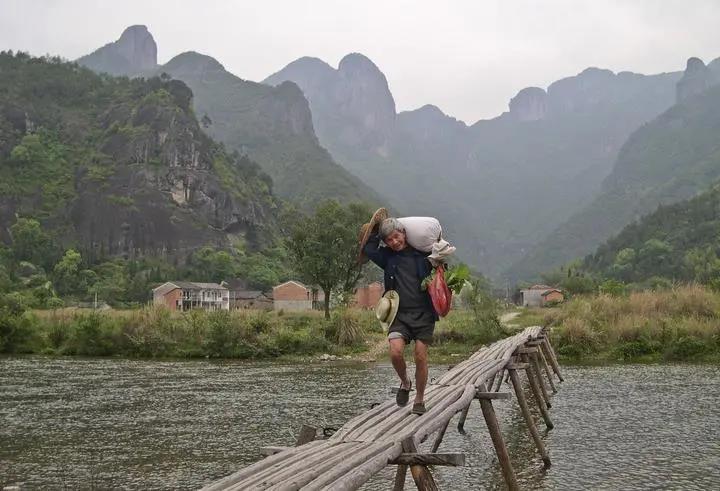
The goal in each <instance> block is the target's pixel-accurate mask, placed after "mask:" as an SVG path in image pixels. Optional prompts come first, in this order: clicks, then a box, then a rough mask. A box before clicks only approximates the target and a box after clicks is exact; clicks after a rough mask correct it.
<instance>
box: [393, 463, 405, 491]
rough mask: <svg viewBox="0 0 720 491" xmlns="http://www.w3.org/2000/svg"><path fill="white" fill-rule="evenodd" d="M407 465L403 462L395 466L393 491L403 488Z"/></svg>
mask: <svg viewBox="0 0 720 491" xmlns="http://www.w3.org/2000/svg"><path fill="white" fill-rule="evenodd" d="M407 467H408V466H406V465H403V464H400V465H398V466H397V472H396V473H395V485H394V486H393V491H403V489H405V476H406V475H407Z"/></svg>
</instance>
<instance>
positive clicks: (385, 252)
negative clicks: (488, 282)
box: [360, 208, 438, 414]
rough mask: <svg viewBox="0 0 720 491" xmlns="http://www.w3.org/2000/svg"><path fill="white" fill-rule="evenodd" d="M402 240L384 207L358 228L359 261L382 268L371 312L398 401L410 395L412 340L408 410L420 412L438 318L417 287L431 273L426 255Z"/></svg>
mask: <svg viewBox="0 0 720 491" xmlns="http://www.w3.org/2000/svg"><path fill="white" fill-rule="evenodd" d="M406 239H407V236H406V230H405V226H404V225H403V224H402V223H401V222H400V221H399V220H398V219H397V218H388V213H387V210H386V209H385V208H380V209H379V210H377V211H376V212H375V213H374V214H373V216H372V218H371V219H370V222H369V223H366V224H365V225H363V226H362V228H361V230H360V260H361V261H364V260H367V258H369V259H370V260H371V261H372V262H374V263H375V264H377V265H378V266H379V267H381V268H382V269H383V270H384V272H385V274H384V280H385V294H384V295H383V297H382V298H381V299H380V302H378V305H377V307H376V315H377V316H378V319H379V320H380V323H381V324H382V326H383V328H384V329H385V330H386V331H387V332H388V341H389V343H390V360H391V361H392V365H393V368H395V371H396V372H397V374H398V376H399V377H400V388H399V389H398V392H397V397H396V401H397V404H398V406H405V405H407V403H408V401H409V398H410V389H411V388H412V383H411V382H410V379H409V378H408V376H407V367H406V365H405V358H404V356H403V355H404V352H405V345H407V344H409V343H410V342H411V341H415V350H414V354H415V388H416V393H415V403H414V405H413V409H412V412H413V414H424V413H425V411H426V409H425V404H424V396H425V387H426V385H427V379H428V361H427V350H428V345H429V344H431V343H432V339H433V331H434V330H435V321H437V320H438V316H437V315H436V313H435V310H434V309H433V305H432V302H431V299H430V296H429V295H428V293H427V291H424V290H423V289H422V286H421V284H422V281H423V279H424V278H425V277H427V276H428V275H430V273H431V271H432V268H431V264H430V262H429V261H428V255H429V253H426V252H421V251H419V250H417V249H415V248H413V247H412V246H411V245H410V244H409V243H408V242H407V240H406ZM381 241H382V242H383V243H384V245H385V246H383V245H381Z"/></svg>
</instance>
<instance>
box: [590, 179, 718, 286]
mask: <svg viewBox="0 0 720 491" xmlns="http://www.w3.org/2000/svg"><path fill="white" fill-rule="evenodd" d="M718 210H720V186H718V185H717V184H716V185H714V186H712V187H711V188H710V189H709V190H707V191H704V192H702V193H700V194H699V195H697V196H696V197H694V198H692V199H690V200H684V201H680V202H678V203H675V204H673V205H668V206H660V207H659V208H658V209H657V210H656V211H654V212H653V213H651V214H649V215H646V216H644V217H642V218H641V219H640V220H638V221H637V222H634V223H632V224H630V225H628V226H626V227H625V228H623V230H622V231H621V232H620V233H619V234H617V235H616V236H614V237H612V238H611V239H609V240H608V241H607V242H606V243H605V244H603V245H602V246H600V247H599V248H598V249H597V250H596V252H595V253H593V254H591V255H588V256H586V257H585V259H584V261H583V263H582V268H583V269H584V270H585V271H588V272H590V273H593V274H596V275H599V276H602V277H605V278H613V279H616V280H619V281H623V282H633V283H642V282H647V281H652V280H653V279H654V278H665V279H666V280H671V281H699V282H702V283H708V282H712V283H714V284H715V285H717V284H718V275H719V274H720V259H718V253H720V215H718Z"/></svg>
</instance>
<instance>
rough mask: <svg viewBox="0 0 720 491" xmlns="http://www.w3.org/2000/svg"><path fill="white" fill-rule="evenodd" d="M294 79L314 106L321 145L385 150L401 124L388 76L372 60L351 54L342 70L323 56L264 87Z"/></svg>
mask: <svg viewBox="0 0 720 491" xmlns="http://www.w3.org/2000/svg"><path fill="white" fill-rule="evenodd" d="M288 80H289V81H292V82H294V83H295V84H297V85H298V86H299V87H300V89H302V91H303V93H304V94H305V97H307V99H308V101H309V102H310V106H311V108H312V113H313V124H314V126H315V130H316V132H317V134H318V137H319V139H320V141H321V142H330V143H326V144H327V145H328V146H329V147H331V148H336V149H337V148H340V147H345V148H346V149H348V150H349V151H351V152H354V151H356V150H357V149H358V148H359V149H361V150H369V151H371V152H382V151H383V150H382V149H383V147H384V145H385V144H386V143H387V139H388V136H389V134H390V133H391V132H392V130H393V127H394V124H395V117H396V113H395V100H394V99H393V96H392V94H391V93H390V89H389V87H388V83H387V79H386V78H385V75H383V73H382V72H381V71H380V69H379V68H378V67H377V66H376V65H375V64H374V63H373V62H372V61H370V59H368V58H367V57H366V56H363V55H361V54H359V53H351V54H349V55H347V56H345V57H344V58H343V59H342V60H341V61H340V64H339V65H338V68H337V70H336V69H334V68H332V67H331V66H330V65H328V64H327V63H325V62H323V61H322V60H319V59H317V58H310V57H304V58H300V59H298V60H295V61H294V62H292V63H290V64H289V65H287V66H286V67H285V68H283V69H282V70H280V71H279V72H277V73H275V74H273V75H271V76H269V77H268V78H266V79H265V80H264V81H263V83H266V84H268V85H274V86H277V85H279V84H281V83H282V82H285V81H288ZM340 153H342V151H341V152H340Z"/></svg>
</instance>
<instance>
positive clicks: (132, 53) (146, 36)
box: [77, 25, 157, 76]
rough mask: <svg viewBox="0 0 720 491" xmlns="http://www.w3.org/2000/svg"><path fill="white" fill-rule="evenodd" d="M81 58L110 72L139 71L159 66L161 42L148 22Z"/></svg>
mask: <svg viewBox="0 0 720 491" xmlns="http://www.w3.org/2000/svg"><path fill="white" fill-rule="evenodd" d="M77 62H78V63H79V64H81V65H83V66H86V67H88V68H90V69H91V70H93V71H95V72H99V73H108V74H110V75H128V76H134V75H139V74H142V73H145V72H148V71H151V70H154V69H155V68H156V67H157V44H155V39H153V37H152V34H150V32H149V31H148V29H147V27H145V26H139V25H138V26H130V27H128V28H127V29H125V31H123V33H122V35H121V36H120V39H118V40H117V41H115V42H113V43H108V44H106V45H105V46H103V47H102V48H98V49H97V50H95V51H93V52H92V53H90V54H89V55H86V56H83V57H82V58H80V59H78V60H77Z"/></svg>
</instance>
